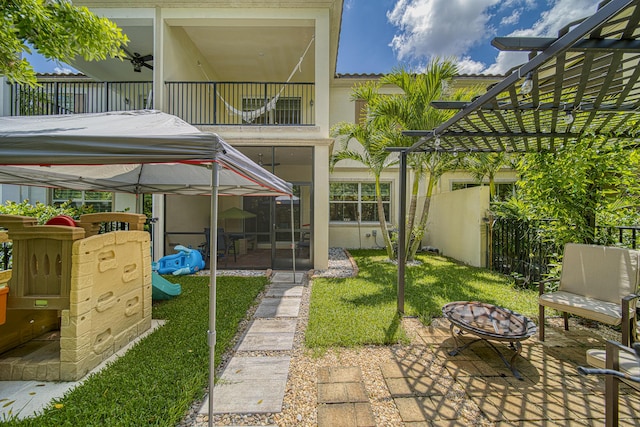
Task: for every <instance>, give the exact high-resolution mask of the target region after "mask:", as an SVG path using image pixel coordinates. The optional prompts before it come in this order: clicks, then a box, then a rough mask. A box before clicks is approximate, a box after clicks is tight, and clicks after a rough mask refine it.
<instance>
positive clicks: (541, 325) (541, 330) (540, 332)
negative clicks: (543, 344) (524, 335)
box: [538, 305, 544, 341]
mask: <svg viewBox="0 0 640 427" xmlns="http://www.w3.org/2000/svg"><path fill="white" fill-rule="evenodd" d="M538 313H539V314H538V317H539V318H540V320H539V322H538V340H539V341H544V305H540V306H539V309H538Z"/></svg>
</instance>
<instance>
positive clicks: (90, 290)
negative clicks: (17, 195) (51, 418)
mask: <svg viewBox="0 0 640 427" xmlns="http://www.w3.org/2000/svg"><path fill="white" fill-rule="evenodd" d="M145 220H146V217H145V216H144V215H138V214H129V213H99V214H88V215H82V216H81V217H80V220H79V221H78V227H76V226H73V225H71V223H69V222H68V219H57V220H55V221H54V223H55V222H58V221H60V222H58V225H37V224H36V220H35V219H34V218H29V217H22V216H15V215H0V227H2V228H4V229H6V230H7V231H6V232H3V231H0V238H4V239H8V240H10V241H11V242H12V243H13V248H12V262H13V268H12V269H11V270H4V271H0V380H37V381H58V380H61V381H75V380H78V379H80V378H82V377H83V376H85V375H86V374H87V373H88V372H89V371H90V370H91V369H93V368H94V367H96V366H98V365H99V364H100V363H101V362H102V361H103V360H105V359H107V358H108V357H109V356H111V355H112V354H113V353H115V352H116V351H117V350H119V349H120V348H122V347H124V346H125V345H127V344H128V343H129V342H131V341H132V340H133V339H135V338H136V337H137V336H139V335H140V334H142V333H143V332H144V331H146V330H147V329H149V327H150V326H151V298H152V286H151V276H152V274H151V273H152V271H151V254H150V241H149V233H147V232H145V231H143V226H144V223H145ZM65 221H66V222H65ZM60 223H63V224H64V225H59V224H60ZM107 223H114V224H115V223H117V224H127V228H128V230H118V231H111V232H106V233H103V234H99V233H100V232H101V231H104V229H105V227H104V226H105V224H107ZM74 225H75V222H74ZM3 236H4V237H3ZM1 241H2V240H0V242H1ZM7 290H8V292H7ZM3 292H4V295H2V293H3ZM2 297H6V307H5V306H4V305H3V302H2V301H1V300H2ZM3 317H4V318H5V321H4V322H2V321H1V320H2V318H3Z"/></svg>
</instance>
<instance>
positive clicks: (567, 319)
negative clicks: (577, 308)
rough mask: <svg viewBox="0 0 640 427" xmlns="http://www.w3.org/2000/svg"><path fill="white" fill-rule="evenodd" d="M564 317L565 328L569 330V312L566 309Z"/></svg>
mask: <svg viewBox="0 0 640 427" xmlns="http://www.w3.org/2000/svg"><path fill="white" fill-rule="evenodd" d="M562 317H563V318H564V330H565V331H568V330H569V313H567V312H566V311H563V312H562Z"/></svg>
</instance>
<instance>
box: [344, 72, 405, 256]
mask: <svg viewBox="0 0 640 427" xmlns="http://www.w3.org/2000/svg"><path fill="white" fill-rule="evenodd" d="M378 96H379V95H378V90H377V85H376V84H375V83H371V82H369V83H366V84H363V85H359V86H358V87H356V88H355V89H354V91H353V94H352V98H354V99H364V100H365V101H366V102H367V105H368V106H371V105H375V103H376V101H377V98H378ZM367 108H369V107H367ZM331 136H332V137H335V138H336V139H337V140H338V141H340V143H341V148H340V150H339V151H337V152H336V153H334V154H333V155H332V156H331V169H332V170H333V168H334V167H335V165H336V163H338V162H339V161H341V160H353V161H356V162H358V163H361V164H363V165H365V166H366V167H367V168H368V169H369V171H370V173H371V174H372V175H373V177H374V179H375V192H376V203H377V208H378V220H379V222H380V229H381V231H382V237H383V239H384V244H385V248H386V250H387V256H388V257H389V259H394V251H393V243H392V242H391V238H390V236H389V231H388V228H387V220H386V215H385V213H384V207H383V204H382V192H381V189H380V176H381V174H382V171H383V170H384V169H386V168H388V167H390V166H392V165H393V164H395V163H397V160H394V158H393V157H391V156H390V154H391V153H390V152H388V151H386V150H385V148H386V147H387V146H388V140H387V136H386V135H385V132H384V131H383V130H380V129H378V128H377V127H376V126H375V124H374V123H373V122H372V121H371V120H369V119H368V118H365V120H364V121H363V122H362V123H358V124H354V123H347V122H341V123H338V124H336V125H335V126H334V127H333V128H332V129H331ZM350 141H355V142H356V143H357V144H359V145H358V147H357V149H353V148H350V146H349V142H350Z"/></svg>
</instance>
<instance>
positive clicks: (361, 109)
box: [356, 99, 367, 125]
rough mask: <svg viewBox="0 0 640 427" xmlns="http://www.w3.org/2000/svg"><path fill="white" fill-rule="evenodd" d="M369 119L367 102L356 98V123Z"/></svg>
mask: <svg viewBox="0 0 640 427" xmlns="http://www.w3.org/2000/svg"><path fill="white" fill-rule="evenodd" d="M366 120H367V102H366V101H365V100H364V99H356V124H358V125H361V124H364V122H365V121H366Z"/></svg>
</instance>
